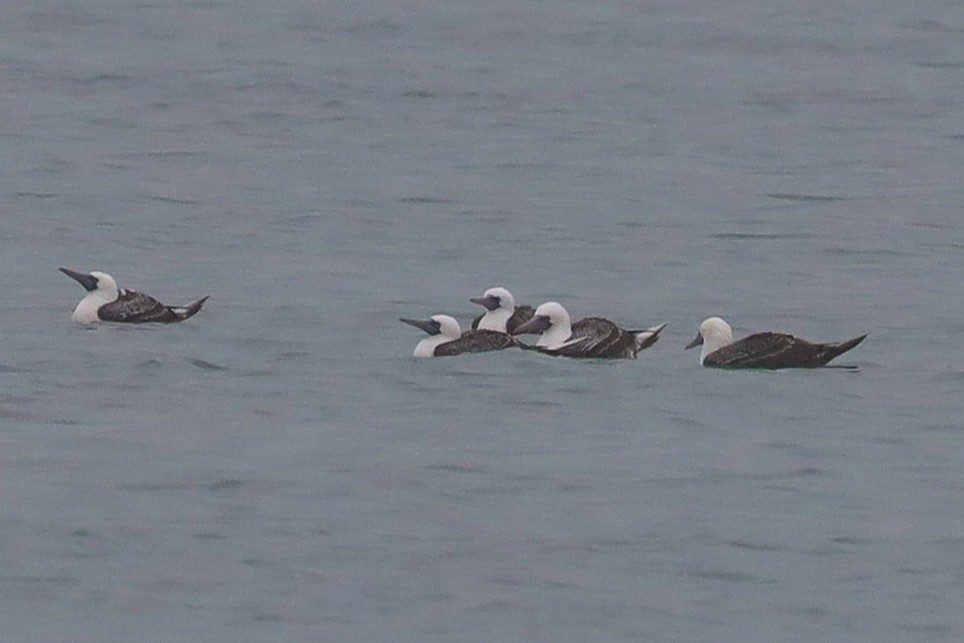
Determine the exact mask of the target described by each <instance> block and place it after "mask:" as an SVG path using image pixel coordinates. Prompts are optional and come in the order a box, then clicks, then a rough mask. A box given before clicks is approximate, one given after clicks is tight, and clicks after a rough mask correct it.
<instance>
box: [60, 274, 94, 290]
mask: <svg viewBox="0 0 964 643" xmlns="http://www.w3.org/2000/svg"><path fill="white" fill-rule="evenodd" d="M58 270H60V272H62V273H64V274H65V275H67V276H68V277H70V278H71V279H76V280H77V282H78V283H79V284H80V285H81V286H83V287H84V288H85V289H86V290H87V292H90V291H92V290H97V278H96V277H94V276H93V275H88V274H86V273H83V272H77V271H76V270H71V269H70V268H58Z"/></svg>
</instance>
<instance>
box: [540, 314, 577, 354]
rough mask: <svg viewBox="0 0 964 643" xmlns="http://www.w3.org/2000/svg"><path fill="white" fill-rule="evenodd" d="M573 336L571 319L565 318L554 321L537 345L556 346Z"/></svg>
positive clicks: (543, 346)
mask: <svg viewBox="0 0 964 643" xmlns="http://www.w3.org/2000/svg"><path fill="white" fill-rule="evenodd" d="M571 336H572V325H571V324H570V323H569V320H568V319H567V320H563V321H558V322H553V324H552V326H550V327H549V330H547V331H546V332H544V333H542V335H541V336H540V337H539V340H538V341H537V342H536V346H541V347H542V348H555V347H556V346H560V345H562V344H564V343H566V342H567V341H569V338H570V337H571Z"/></svg>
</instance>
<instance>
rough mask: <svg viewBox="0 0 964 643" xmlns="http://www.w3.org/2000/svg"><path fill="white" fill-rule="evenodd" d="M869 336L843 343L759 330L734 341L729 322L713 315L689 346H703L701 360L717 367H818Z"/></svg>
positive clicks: (701, 327) (704, 364) (704, 363)
mask: <svg viewBox="0 0 964 643" xmlns="http://www.w3.org/2000/svg"><path fill="white" fill-rule="evenodd" d="M866 337H867V335H861V336H860V337H855V338H853V339H848V340H845V341H841V342H827V343H814V342H809V341H807V340H805V339H800V338H799V337H795V336H793V335H787V334H784V333H756V334H755V335H750V336H749V337H745V338H743V339H741V340H739V341H733V335H732V330H731V329H730V326H729V324H727V323H726V322H725V321H724V320H722V319H720V318H719V317H711V318H709V319H707V320H705V321H704V322H703V323H702V324H701V325H700V333H699V335H697V337H696V339H694V340H693V341H692V342H690V344H689V345H687V348H692V347H694V346H700V345H703V351H702V353H701V357H700V359H701V363H702V364H703V366H709V367H716V368H768V369H779V368H816V367H818V366H824V365H826V364H827V363H828V362H830V360H832V359H834V358H835V357H837V356H839V355H842V354H843V353H846V352H847V351H849V350H850V349H852V348H854V347H855V346H857V345H858V344H860V342H862V341H864V338H866Z"/></svg>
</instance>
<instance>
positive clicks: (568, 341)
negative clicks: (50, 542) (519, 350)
mask: <svg viewBox="0 0 964 643" xmlns="http://www.w3.org/2000/svg"><path fill="white" fill-rule="evenodd" d="M665 327H666V324H660V325H659V326H653V327H652V328H649V329H647V330H642V331H638V330H624V329H622V328H620V327H619V326H617V325H616V324H614V323H613V322H611V321H609V320H608V319H603V318H602V317H587V318H586V319H581V320H579V321H577V322H575V323H571V322H570V319H569V313H568V312H566V309H565V308H563V307H562V306H561V305H560V304H559V303H558V302H555V301H550V302H547V303H545V304H542V305H541V306H539V307H538V308H536V310H535V313H534V315H533V317H532V319H530V320H529V321H528V322H526V323H525V324H523V325H522V326H520V327H518V328H516V330H515V334H521V333H542V335H541V336H540V337H539V340H538V341H537V342H536V349H537V350H539V352H542V353H548V354H550V355H564V356H566V357H611V358H612V357H623V358H628V357H636V354H637V353H639V351H641V350H643V349H644V348H649V347H650V346H652V345H653V344H655V343H656V341H657V340H658V339H659V333H660V331H662V330H663V328H665Z"/></svg>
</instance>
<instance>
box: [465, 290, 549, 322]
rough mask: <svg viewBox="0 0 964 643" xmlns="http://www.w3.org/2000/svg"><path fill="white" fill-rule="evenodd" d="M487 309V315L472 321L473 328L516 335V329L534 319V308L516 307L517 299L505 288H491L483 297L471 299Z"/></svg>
mask: <svg viewBox="0 0 964 643" xmlns="http://www.w3.org/2000/svg"><path fill="white" fill-rule="evenodd" d="M469 301H471V302H472V303H473V304H478V305H480V306H483V307H484V308H485V311H486V312H485V314H484V315H481V316H480V317H476V318H475V319H474V320H472V328H473V329H478V330H495V331H498V332H500V333H509V334H515V329H516V328H518V327H519V326H521V325H522V324H524V323H526V322H527V321H529V320H530V319H532V314H533V313H534V312H535V309H534V308H533V307H532V306H516V305H515V297H513V296H512V293H511V292H509V291H508V290H506V289H505V288H501V287H499V288H489V289H488V290H486V291H485V293H484V294H483V295H482V296H481V297H473V298H472V299H470V300H469Z"/></svg>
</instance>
